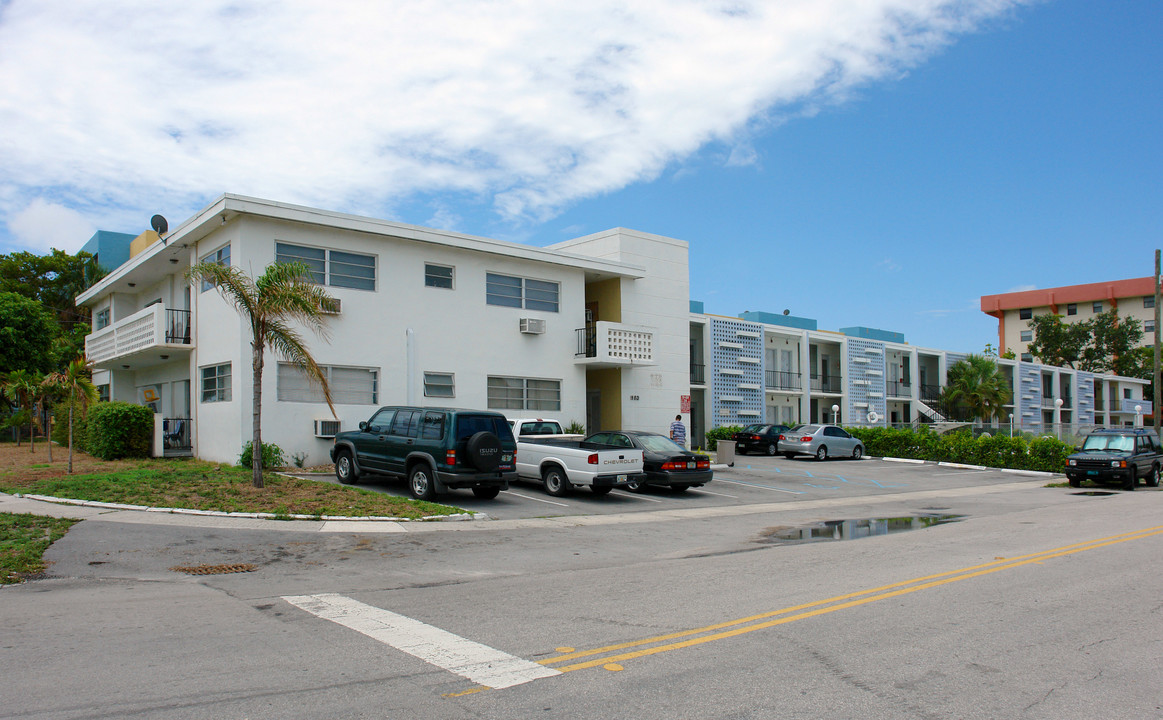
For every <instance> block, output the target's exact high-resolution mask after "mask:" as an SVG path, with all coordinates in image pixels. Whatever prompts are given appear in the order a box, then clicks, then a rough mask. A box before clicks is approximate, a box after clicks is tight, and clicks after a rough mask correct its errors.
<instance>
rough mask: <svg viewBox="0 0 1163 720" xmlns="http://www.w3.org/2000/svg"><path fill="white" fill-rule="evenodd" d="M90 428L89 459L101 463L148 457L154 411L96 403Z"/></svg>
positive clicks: (129, 405)
mask: <svg viewBox="0 0 1163 720" xmlns="http://www.w3.org/2000/svg"><path fill="white" fill-rule="evenodd" d="M66 412H67V410H66ZM87 424H88V428H87V431H86V433H85V449H86V451H87V452H88V453H89V454H90V455H93V456H94V457H99V458H101V459H102V460H117V459H118V458H125V457H149V450H150V445H151V441H152V440H153V411H152V410H150V409H149V408H147V407H145V406H144V405H133V404H131V403H127V402H103V403H97V404H96V405H94V406H93V407H91V408H90V409H89V417H88V423H87ZM66 432H67V430H66Z"/></svg>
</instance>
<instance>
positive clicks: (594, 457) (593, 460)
mask: <svg viewBox="0 0 1163 720" xmlns="http://www.w3.org/2000/svg"><path fill="white" fill-rule="evenodd" d="M586 462H587V463H589V464H590V465H597V464H598V454H597V453H594V454H593V455H590V456H589V457H588V458H586Z"/></svg>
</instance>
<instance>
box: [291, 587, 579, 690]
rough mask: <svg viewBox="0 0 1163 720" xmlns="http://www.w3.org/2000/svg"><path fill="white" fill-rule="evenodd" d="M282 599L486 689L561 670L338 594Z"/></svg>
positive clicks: (514, 683)
mask: <svg viewBox="0 0 1163 720" xmlns="http://www.w3.org/2000/svg"><path fill="white" fill-rule="evenodd" d="M283 599H284V600H286V601H287V602H289V603H291V604H292V605H294V606H295V607H298V608H302V609H303V610H306V611H307V612H309V613H311V614H312V615H316V616H318V617H321V618H323V619H324V620H330V621H332V622H334V623H338V624H340V625H343V626H344V627H347V628H351V629H352V630H355V631H357V632H361V633H363V634H364V635H367V636H368V637H370V638H374V639H376V640H379V641H380V642H382V643H384V644H385V645H390V646H392V647H394V648H396V649H397V650H400V651H402V652H405V653H408V654H409V655H411V656H413V657H417V658H419V659H421V660H423V661H424V662H427V663H430V664H432V665H435V666H437V667H439V668H442V669H444V670H447V671H449V672H453V673H456V674H457V675H460V676H461V677H464V678H468V679H469V680H471V681H473V682H475V683H478V684H480V685H484V686H486V687H490V688H497V689H499V688H507V687H513V686H514V685H520V684H522V683H527V682H530V681H532V680H538V679H540V678H547V677H552V676H554V675H560V674H561V672H560V671H559V670H554V669H553V668H549V667H545V666H544V665H538V664H537V663H535V662H530V661H528V660H525V659H523V658H519V657H516V656H514V655H509V654H508V653H504V652H501V651H500V650H497V649H495V648H491V647H489V646H487V645H481V644H480V643H476V642H473V641H472V640H466V639H465V638H462V637H460V636H459V635H453V634H452V633H450V632H447V631H444V630H441V629H440V628H438V627H433V626H432V625H427V624H425V623H422V622H420V621H419V620H413V619H412V618H409V617H404V616H403V615H397V614H396V613H394V612H390V611H388V610H383V609H381V608H377V607H373V606H371V605H366V604H364V603H361V602H359V601H357V600H352V599H351V598H349V597H344V596H343V595H338V594H336V593H323V594H320V595H288V596H285V597H283Z"/></svg>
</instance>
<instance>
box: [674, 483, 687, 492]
mask: <svg viewBox="0 0 1163 720" xmlns="http://www.w3.org/2000/svg"><path fill="white" fill-rule="evenodd" d="M690 489H691V486H690V485H687V484H686V483H675V484H674V485H671V486H670V491H671V492H676V493H681V492H686V491H687V490H690Z"/></svg>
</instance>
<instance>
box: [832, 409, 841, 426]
mask: <svg viewBox="0 0 1163 720" xmlns="http://www.w3.org/2000/svg"><path fill="white" fill-rule="evenodd" d="M832 422H834V423H835V424H837V425H839V424H840V406H839V405H833V406H832Z"/></svg>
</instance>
